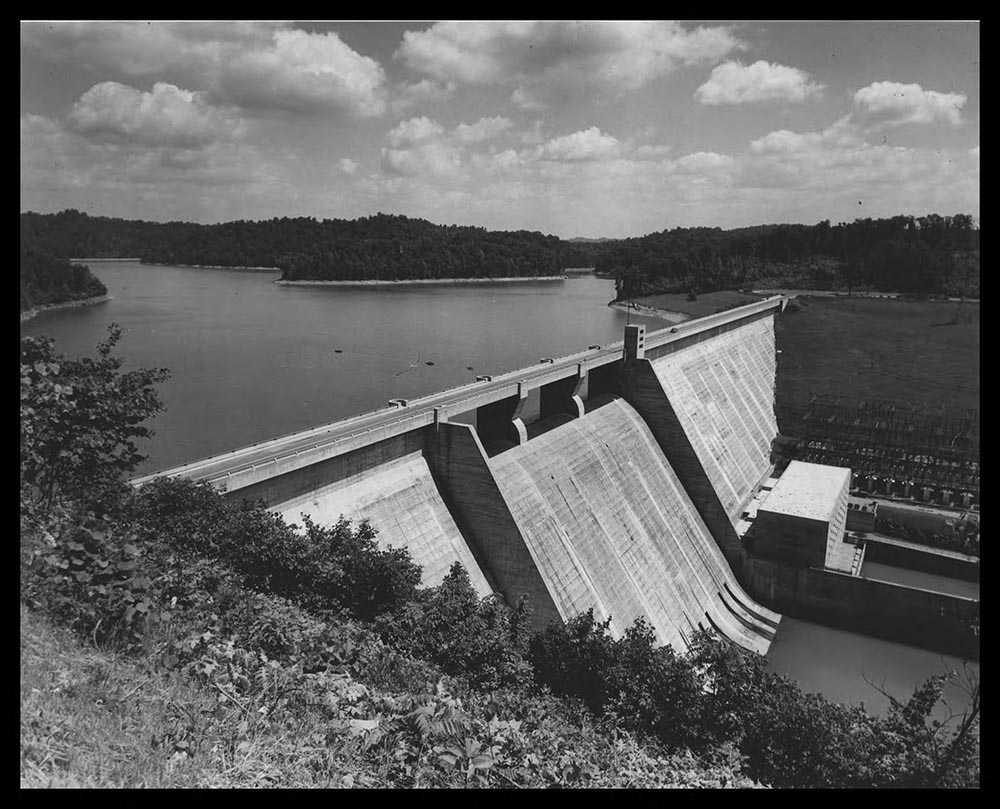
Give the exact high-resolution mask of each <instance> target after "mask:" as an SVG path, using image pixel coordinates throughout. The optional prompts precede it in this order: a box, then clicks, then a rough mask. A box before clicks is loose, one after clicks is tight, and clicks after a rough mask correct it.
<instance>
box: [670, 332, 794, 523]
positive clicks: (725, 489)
mask: <svg viewBox="0 0 1000 809" xmlns="http://www.w3.org/2000/svg"><path fill="white" fill-rule="evenodd" d="M652 366H653V370H654V371H655V373H656V376H657V378H658V379H659V380H660V383H661V384H662V385H663V389H664V391H665V393H666V394H667V398H668V399H669V400H670V403H671V404H672V405H673V407H674V411H675V412H676V413H677V416H678V418H679V419H680V422H681V426H682V427H683V428H684V432H685V433H686V434H687V436H688V439H689V440H690V441H691V444H692V446H693V448H694V450H695V452H696V453H697V455H698V458H699V460H700V461H701V464H702V467H703V468H704V469H705V472H706V474H707V475H708V478H709V480H710V481H711V483H712V488H713V489H714V490H715V491H716V493H717V494H718V496H719V500H720V502H721V504H722V508H723V510H724V511H725V512H726V514H727V515H728V516H729V518H730V520H731V521H732V522H733V523H735V522H736V521H737V520H738V519H739V516H740V511H741V509H742V507H743V506H744V504H745V503H746V502H747V500H748V499H749V498H750V496H751V495H752V494H753V493H754V490H755V488H756V487H757V485H758V484H759V483H760V481H761V480H762V479H763V478H764V477H765V476H766V475H767V473H768V471H769V470H770V462H769V457H770V452H771V441H772V440H773V439H774V437H775V436H776V435H777V434H778V423H777V419H776V417H775V413H774V383H775V374H776V363H775V345H774V318H770V317H769V318H765V319H762V320H756V321H754V322H753V323H749V324H747V325H746V326H744V327H743V328H741V329H739V330H737V331H730V332H726V333H725V334H721V335H719V336H718V337H716V338H714V339H713V340H711V341H709V342H706V343H696V344H695V345H692V346H689V347H687V348H682V349H681V350H680V351H677V352H675V353H672V354H668V355H665V356H663V357H659V358H657V359H654V360H652Z"/></svg>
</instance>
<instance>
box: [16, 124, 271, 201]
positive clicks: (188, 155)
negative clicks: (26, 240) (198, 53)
mask: <svg viewBox="0 0 1000 809" xmlns="http://www.w3.org/2000/svg"><path fill="white" fill-rule="evenodd" d="M280 184H281V181H280V179H279V178H278V177H277V176H276V175H275V174H274V172H273V171H272V170H271V168H270V167H269V166H268V165H267V164H266V163H265V161H264V160H263V159H262V157H261V155H260V153H259V152H258V151H257V149H255V148H254V147H252V146H249V145H247V144H244V143H227V142H223V141H213V142H211V143H204V144H197V145H192V146H184V145H178V143H177V142H174V143H172V144H170V145H157V146H150V145H148V144H147V143H143V142H141V141H137V140H135V139H106V138H97V139H95V138H93V137H90V136H89V135H85V134H80V133H78V132H75V131H72V130H69V129H67V128H66V127H64V126H63V125H62V124H60V123H59V122H58V121H54V120H52V119H50V118H45V117H44V116H39V115H24V116H22V117H21V197H22V204H24V202H25V201H26V200H33V199H37V198H41V197H44V196H46V195H53V198H55V199H56V200H58V207H65V206H66V205H69V204H71V203H72V202H75V198H72V197H64V196H63V195H65V194H69V193H71V192H74V190H75V191H79V192H81V193H82V192H85V191H87V192H90V193H92V194H94V195H95V198H99V197H100V195H101V193H102V192H113V193H116V194H118V195H119V196H121V194H122V192H128V193H127V194H126V197H127V198H129V199H131V195H132V194H133V193H135V194H136V195H142V194H147V193H152V192H154V191H156V193H157V194H160V195H161V196H162V195H166V194H168V192H169V189H170V188H178V187H183V186H188V187H197V188H201V189H204V188H205V187H211V186H219V187H236V186H240V187H242V188H244V189H251V188H257V189H262V188H268V189H271V190H275V189H277V188H278V187H279V186H280ZM157 189H159V190H158V191H157ZM199 193H200V194H201V197H202V198H204V199H205V200H208V201H210V199H211V198H210V197H205V195H204V193H202V192H199ZM164 198H165V197H164ZM84 201H86V200H84ZM168 202H169V201H168ZM171 204H172V203H171ZM206 204H208V203H206ZM84 207H86V208H88V209H89V208H91V205H90V204H89V203H88V204H87V205H85V206H84ZM182 211H183V205H180V207H179V209H178V211H177V215H181V213H182ZM124 213H127V211H124ZM119 215H121V214H119Z"/></svg>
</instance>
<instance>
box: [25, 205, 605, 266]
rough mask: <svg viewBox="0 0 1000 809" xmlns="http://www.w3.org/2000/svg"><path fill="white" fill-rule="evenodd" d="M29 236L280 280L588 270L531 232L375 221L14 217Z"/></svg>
mask: <svg viewBox="0 0 1000 809" xmlns="http://www.w3.org/2000/svg"><path fill="white" fill-rule="evenodd" d="M21 233H22V239H24V238H26V237H30V238H33V239H36V240H38V241H39V242H40V243H42V244H45V245H47V246H48V249H49V250H50V251H51V252H52V253H54V254H56V255H60V256H65V257H72V256H87V257H92V258H140V259H141V260H143V261H148V262H152V263H161V264H201V265H217V266H223V267H242V266H249V267H278V268H279V269H281V271H282V277H283V278H285V279H286V280H328V281H338V280H404V279H427V278H465V277H470V278H526V277H533V276H544V275H558V274H559V273H561V272H562V271H563V270H564V269H566V268H567V267H579V266H592V265H593V263H594V257H593V250H592V248H591V247H590V246H588V245H577V244H570V243H569V242H565V241H563V240H561V239H559V238H557V237H555V236H546V235H544V234H542V233H537V232H531V231H488V230H486V229H485V228H478V227H459V226H456V225H435V224H433V223H431V222H427V221H425V220H422V219H410V218H408V217H405V216H390V215H387V214H377V215H376V216H369V217H363V218H361V219H356V220H342V219H324V220H316V219H314V218H306V217H300V218H295V219H288V218H282V219H269V220H264V221H260V222H250V221H244V220H240V221H236V222H226V223H223V224H218V225H198V224H192V223H188V222H166V223H157V222H138V221H129V220H124V219H110V218H107V217H92V216H88V215H87V214H84V213H80V212H79V211H73V210H70V211H63V212H61V213H58V214H44V215H43V214H35V213H25V214H21Z"/></svg>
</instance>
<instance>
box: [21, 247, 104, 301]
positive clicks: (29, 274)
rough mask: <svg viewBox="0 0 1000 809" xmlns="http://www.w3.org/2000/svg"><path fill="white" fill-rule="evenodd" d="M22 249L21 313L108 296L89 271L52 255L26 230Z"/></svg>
mask: <svg viewBox="0 0 1000 809" xmlns="http://www.w3.org/2000/svg"><path fill="white" fill-rule="evenodd" d="M20 248H21V249H20V253H21V255H20V279H21V289H20V297H21V312H28V311H29V310H34V309H37V308H40V307H45V306H51V305H52V304H57V303H68V302H69V301H78V300H85V299H87V298H95V297H98V296H101V295H106V294H107V292H108V290H107V287H105V286H104V284H102V283H101V281H100V280H99V279H97V278H96V277H94V275H93V274H92V273H91V272H90V269H89V268H88V267H85V266H84V265H82V264H71V263H70V262H69V261H68V260H67V259H66V258H64V257H61V256H55V255H52V253H51V252H49V251H48V250H45V249H44V247H43V246H42V245H41V244H39V242H38V241H37V240H36V239H34V238H32V237H31V235H30V234H28V235H27V236H26V235H25V233H24V231H23V229H22V233H21V244H20Z"/></svg>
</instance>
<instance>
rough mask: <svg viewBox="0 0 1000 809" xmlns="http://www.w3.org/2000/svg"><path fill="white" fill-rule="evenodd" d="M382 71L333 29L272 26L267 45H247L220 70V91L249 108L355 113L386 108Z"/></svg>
mask: <svg viewBox="0 0 1000 809" xmlns="http://www.w3.org/2000/svg"><path fill="white" fill-rule="evenodd" d="M384 85H385V72H384V71H383V70H382V66H381V65H379V63H378V62H376V61H375V60H374V59H370V58H368V57H367V56H362V55H361V54H359V53H357V52H356V51H354V50H352V49H351V48H350V47H349V46H348V45H346V44H344V42H343V41H341V39H340V37H338V36H337V35H336V34H335V33H333V32H329V33H325V34H311V33H307V32H305V31H299V30H284V31H277V32H275V34H274V39H273V42H272V43H271V45H270V47H268V48H261V49H257V50H250V51H247V52H245V53H242V54H241V55H239V56H237V57H236V58H234V59H232V60H231V61H227V62H226V63H225V65H224V67H223V69H222V71H221V76H220V79H219V92H220V94H221V95H222V96H223V97H224V98H226V99H228V100H229V101H231V102H233V103H236V104H239V105H240V106H244V107H248V108H251V109H255V108H256V109H261V108H263V109H283V110H290V111H295V112H310V111H317V110H326V109H342V110H346V111H347V112H349V113H350V114H352V115H355V116H358V117H370V116H375V115H381V114H382V113H383V112H385V111H386V108H387V105H386V100H385V88H384Z"/></svg>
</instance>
